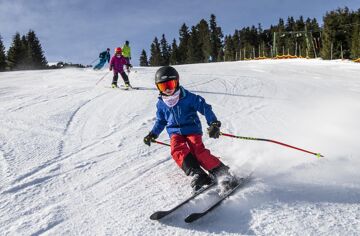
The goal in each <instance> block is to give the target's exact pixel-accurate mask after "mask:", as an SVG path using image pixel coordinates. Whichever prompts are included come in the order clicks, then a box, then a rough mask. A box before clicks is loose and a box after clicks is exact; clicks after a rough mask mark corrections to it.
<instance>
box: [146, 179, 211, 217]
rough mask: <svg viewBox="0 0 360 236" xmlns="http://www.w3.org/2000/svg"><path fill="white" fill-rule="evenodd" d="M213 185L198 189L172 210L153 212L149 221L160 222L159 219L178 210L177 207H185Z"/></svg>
mask: <svg viewBox="0 0 360 236" xmlns="http://www.w3.org/2000/svg"><path fill="white" fill-rule="evenodd" d="M214 185H215V182H213V183H211V184H209V185H208V186H206V187H204V188H202V189H200V190H199V191H197V192H196V193H194V194H192V195H191V196H190V197H188V198H187V199H185V200H184V201H182V202H180V203H179V204H177V205H176V206H174V207H173V208H172V209H170V210H167V211H156V212H154V213H153V214H152V215H151V216H150V219H151V220H160V219H161V218H163V217H165V216H167V215H169V214H170V213H172V212H174V211H175V210H176V209H178V208H179V207H181V206H183V205H185V204H186V203H188V202H189V201H191V200H192V199H194V198H195V197H197V196H198V195H200V194H201V193H203V192H205V191H206V190H208V189H210V188H211V187H213V186H214Z"/></svg>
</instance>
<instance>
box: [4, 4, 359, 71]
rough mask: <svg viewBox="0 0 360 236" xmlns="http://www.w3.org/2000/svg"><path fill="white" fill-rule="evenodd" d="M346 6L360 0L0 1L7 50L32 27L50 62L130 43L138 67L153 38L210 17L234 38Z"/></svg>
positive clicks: (87, 58) (87, 57) (79, 59)
mask: <svg viewBox="0 0 360 236" xmlns="http://www.w3.org/2000/svg"><path fill="white" fill-rule="evenodd" d="M344 6H348V7H349V8H350V9H351V10H357V9H359V8H360V0H296V1H294V0H178V1H171V0H146V1H145V0H144V1H140V0H127V1H123V0H103V1H91V0H0V35H1V37H2V39H3V42H4V44H5V47H6V50H7V49H8V48H9V46H10V44H11V41H12V38H13V36H14V34H15V33H16V32H19V33H20V34H21V35H23V34H26V33H27V32H28V31H29V29H32V30H34V31H35V33H36V34H37V36H38V38H39V39H40V42H41V44H42V46H43V50H44V52H45V56H46V58H47V60H48V61H49V62H55V61H61V60H62V61H66V62H72V63H83V64H88V63H90V62H92V61H93V60H94V59H96V58H97V56H98V54H99V52H100V51H102V50H104V49H106V48H107V47H110V48H111V49H112V50H113V49H114V48H115V47H118V46H121V45H123V43H124V41H125V40H129V41H130V46H131V48H132V54H133V55H132V64H133V65H138V64H139V57H140V53H141V50H142V49H145V50H146V51H147V53H148V54H149V48H150V44H151V42H152V41H153V39H154V37H155V36H157V37H158V38H160V37H161V35H162V34H163V33H164V34H165V36H166V38H167V39H168V41H169V42H171V41H172V39H173V38H176V39H178V36H179V34H178V31H179V28H180V26H181V25H182V24H183V23H186V24H187V25H188V26H192V25H195V24H197V23H198V22H199V21H200V20H201V19H205V20H207V21H208V20H209V18H210V14H215V15H216V17H217V23H218V25H219V26H221V27H222V29H223V32H224V34H232V33H233V32H234V30H235V29H240V28H242V27H246V26H251V25H257V24H258V23H261V24H262V25H263V28H265V27H268V26H270V25H271V24H276V23H277V22H278V19H279V18H280V17H282V18H284V19H286V18H287V17H288V16H294V17H295V18H298V17H299V16H300V15H302V16H304V18H307V17H310V18H314V17H315V18H317V20H318V21H319V22H320V23H322V17H323V16H324V14H325V13H326V11H330V10H334V9H336V8H338V7H344Z"/></svg>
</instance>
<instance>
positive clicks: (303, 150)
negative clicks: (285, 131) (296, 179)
mask: <svg viewBox="0 0 360 236" xmlns="http://www.w3.org/2000/svg"><path fill="white" fill-rule="evenodd" d="M220 134H221V135H223V136H227V137H231V138H238V139H245V140H255V141H265V142H271V143H276V144H279V145H282V146H285V147H289V148H293V149H296V150H299V151H302V152H306V153H310V154H312V155H315V156H316V157H318V158H320V157H324V156H323V155H321V154H320V153H315V152H310V151H307V150H305V149H301V148H298V147H294V146H291V145H289V144H286V143H282V142H279V141H275V140H271V139H264V138H252V137H243V136H236V135H233V134H226V133H222V132H220Z"/></svg>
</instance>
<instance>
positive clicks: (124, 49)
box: [122, 40, 131, 64]
mask: <svg viewBox="0 0 360 236" xmlns="http://www.w3.org/2000/svg"><path fill="white" fill-rule="evenodd" d="M122 55H123V56H124V57H125V59H126V60H127V62H128V64H130V60H131V48H130V45H129V41H127V40H126V41H125V44H124V45H123V47H122Z"/></svg>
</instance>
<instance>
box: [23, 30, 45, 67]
mask: <svg viewBox="0 0 360 236" xmlns="http://www.w3.org/2000/svg"><path fill="white" fill-rule="evenodd" d="M26 39H27V47H28V53H29V59H30V60H31V66H32V68H33V69H43V68H46V66H47V60H46V58H45V56H44V52H43V50H42V47H41V44H40V41H39V39H38V38H37V36H36V34H35V32H34V31H33V30H29V32H28V34H27V36H26Z"/></svg>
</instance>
